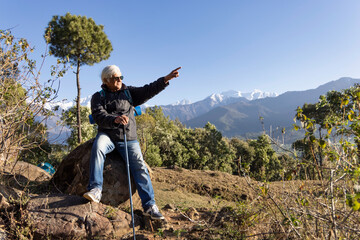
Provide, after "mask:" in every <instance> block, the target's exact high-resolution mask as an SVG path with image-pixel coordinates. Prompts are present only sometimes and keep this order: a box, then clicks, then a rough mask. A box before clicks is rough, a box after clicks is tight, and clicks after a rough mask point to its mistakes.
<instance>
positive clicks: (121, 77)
mask: <svg viewBox="0 0 360 240" xmlns="http://www.w3.org/2000/svg"><path fill="white" fill-rule="evenodd" d="M111 79H114V80H115V81H120V80H123V79H124V76H120V77H112V78H111Z"/></svg>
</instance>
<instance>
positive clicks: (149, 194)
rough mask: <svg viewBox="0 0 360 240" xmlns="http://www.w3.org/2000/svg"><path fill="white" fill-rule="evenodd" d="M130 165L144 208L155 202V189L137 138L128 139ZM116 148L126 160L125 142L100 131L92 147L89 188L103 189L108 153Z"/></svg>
mask: <svg viewBox="0 0 360 240" xmlns="http://www.w3.org/2000/svg"><path fill="white" fill-rule="evenodd" d="M127 146H128V155H129V166H130V171H131V174H132V176H133V178H134V180H135V184H136V189H137V190H138V193H139V196H140V199H141V203H142V206H143V208H144V209H146V208H148V207H150V206H152V205H154V204H155V198H154V189H153V187H152V183H151V180H150V175H149V172H148V169H147V167H146V165H145V162H144V158H143V156H142V153H141V149H140V144H139V142H138V141H137V140H134V141H128V142H127ZM114 149H116V150H117V151H118V152H119V153H120V155H121V157H122V158H123V159H124V161H126V153H125V143H124V142H113V141H111V139H110V138H109V136H108V135H107V134H105V133H103V132H99V133H98V134H97V136H96V138H95V141H94V144H93V146H92V149H91V157H90V181H89V185H88V190H91V189H93V188H99V189H101V190H102V185H103V170H104V162H105V159H106V154H108V153H110V152H112V151H113V150H114Z"/></svg>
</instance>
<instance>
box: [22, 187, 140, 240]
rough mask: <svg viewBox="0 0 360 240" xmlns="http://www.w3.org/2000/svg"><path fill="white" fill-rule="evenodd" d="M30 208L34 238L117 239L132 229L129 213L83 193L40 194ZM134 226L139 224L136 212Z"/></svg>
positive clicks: (33, 200) (137, 226) (28, 207)
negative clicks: (94, 199) (85, 196)
mask: <svg viewBox="0 0 360 240" xmlns="http://www.w3.org/2000/svg"><path fill="white" fill-rule="evenodd" d="M27 212H28V218H29V222H31V223H32V228H33V229H34V230H35V232H34V239H45V238H46V239H47V238H50V239H114V238H115V239H118V238H120V237H122V236H124V235H125V234H128V233H132V225H131V215H130V214H128V213H126V212H123V211H121V210H118V209H116V208H112V207H110V206H106V205H103V204H101V203H90V202H88V201H86V199H84V198H83V197H80V196H74V195H64V194H52V195H42V196H38V197H35V198H32V199H31V200H30V201H29V203H28V205H27ZM135 227H136V229H137V230H138V229H139V227H140V220H139V219H138V218H137V217H136V215H135Z"/></svg>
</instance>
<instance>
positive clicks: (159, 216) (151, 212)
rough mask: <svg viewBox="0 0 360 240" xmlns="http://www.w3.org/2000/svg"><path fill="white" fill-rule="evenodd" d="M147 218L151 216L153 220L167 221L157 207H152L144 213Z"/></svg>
mask: <svg viewBox="0 0 360 240" xmlns="http://www.w3.org/2000/svg"><path fill="white" fill-rule="evenodd" d="M144 215H145V216H149V217H151V219H157V220H160V219H165V218H164V216H163V215H162V214H161V212H160V211H159V208H158V207H157V206H156V205H152V206H150V207H149V208H148V209H147V210H146V211H145V212H144Z"/></svg>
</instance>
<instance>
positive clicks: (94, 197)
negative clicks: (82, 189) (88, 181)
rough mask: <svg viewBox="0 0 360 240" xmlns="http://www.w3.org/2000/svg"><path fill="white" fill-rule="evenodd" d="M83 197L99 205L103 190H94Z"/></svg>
mask: <svg viewBox="0 0 360 240" xmlns="http://www.w3.org/2000/svg"><path fill="white" fill-rule="evenodd" d="M83 197H84V198H86V199H87V200H90V201H91V202H96V203H99V202H100V199H101V190H100V189H99V188H93V189H91V190H90V191H89V192H87V193H84V195H83Z"/></svg>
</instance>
